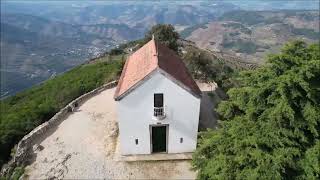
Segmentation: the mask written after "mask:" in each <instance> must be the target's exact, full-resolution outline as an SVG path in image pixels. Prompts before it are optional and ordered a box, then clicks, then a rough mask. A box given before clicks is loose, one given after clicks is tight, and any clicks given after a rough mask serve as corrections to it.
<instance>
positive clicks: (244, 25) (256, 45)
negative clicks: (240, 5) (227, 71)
mask: <svg viewBox="0 0 320 180" xmlns="http://www.w3.org/2000/svg"><path fill="white" fill-rule="evenodd" d="M181 34H182V35H183V36H184V37H185V38H186V39H187V40H190V41H193V42H195V43H196V44H197V45H198V46H199V47H201V48H204V49H209V50H212V51H224V52H228V53H232V54H234V55H236V56H239V57H241V58H242V59H246V60H247V61H250V62H256V63H263V58H264V57H265V56H266V55H267V54H268V53H272V52H277V51H279V49H280V46H282V45H283V44H284V43H285V42H287V41H290V40H294V39H302V40H304V41H306V42H316V41H319V38H320V33H319V12H318V11H300V10H299V11H297V10H290V11H288V10H286V11H284V10H281V11H232V12H227V13H225V14H224V15H223V16H221V17H220V18H219V19H217V20H216V21H212V22H210V23H204V24H200V25H196V26H194V27H190V28H187V29H185V30H184V31H182V32H181Z"/></svg>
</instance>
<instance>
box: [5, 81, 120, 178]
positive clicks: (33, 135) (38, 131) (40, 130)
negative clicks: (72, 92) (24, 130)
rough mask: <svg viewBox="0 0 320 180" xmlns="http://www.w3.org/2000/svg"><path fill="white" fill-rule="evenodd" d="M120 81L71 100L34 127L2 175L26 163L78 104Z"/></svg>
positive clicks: (17, 147)
mask: <svg viewBox="0 0 320 180" xmlns="http://www.w3.org/2000/svg"><path fill="white" fill-rule="evenodd" d="M117 82H118V81H112V82H109V83H107V84H104V85H102V86H100V87H98V88H96V89H94V90H92V91H90V92H88V93H86V94H83V95H82V96H80V97H78V98H76V99H75V100H73V101H71V102H70V103H69V104H68V105H67V106H65V107H64V108H62V109H61V110H60V111H59V112H58V113H56V114H55V115H54V116H53V117H52V118H51V119H50V120H49V121H47V122H45V123H43V124H41V125H39V126H38V127H36V128H35V129H33V130H32V131H31V132H30V133H29V134H27V135H25V136H24V137H23V138H22V139H21V140H20V141H19V143H18V145H17V146H16V153H15V155H14V156H13V158H12V159H11V160H10V161H9V162H8V164H6V165H4V166H3V167H2V169H1V172H0V176H5V175H7V174H9V173H11V172H12V171H13V170H14V168H15V167H17V166H23V165H26V163H27V160H28V157H29V155H30V153H31V152H32V149H33V146H34V145H36V144H37V143H36V142H38V141H39V139H41V137H43V136H42V135H44V134H45V133H46V132H47V131H48V130H49V129H51V128H53V127H56V126H57V125H58V124H60V123H61V122H62V121H63V120H64V119H66V117H67V116H68V115H69V114H70V113H72V112H73V111H74V110H75V109H76V108H77V107H78V106H80V105H81V104H82V103H83V102H85V101H86V100H88V99H89V98H91V97H93V96H95V95H96V94H98V93H100V92H102V91H104V90H106V89H110V88H113V87H115V86H116V85H117Z"/></svg>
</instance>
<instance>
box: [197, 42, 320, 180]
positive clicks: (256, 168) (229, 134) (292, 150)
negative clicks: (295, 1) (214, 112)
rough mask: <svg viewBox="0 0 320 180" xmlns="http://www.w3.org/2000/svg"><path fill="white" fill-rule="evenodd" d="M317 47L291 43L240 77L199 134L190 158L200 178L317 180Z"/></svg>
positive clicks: (319, 69)
mask: <svg viewBox="0 0 320 180" xmlns="http://www.w3.org/2000/svg"><path fill="white" fill-rule="evenodd" d="M319 54H320V51H319V44H313V45H309V46H308V45H306V44H305V43H304V42H301V41H295V42H292V43H289V44H287V45H285V47H284V48H283V50H282V51H281V53H280V54H278V55H272V56H269V57H268V63H267V64H266V65H265V66H263V67H261V68H258V69H256V70H252V71H246V72H244V73H242V74H241V76H240V79H239V80H240V82H241V86H240V87H238V88H233V89H231V90H229V91H228V95H229V100H227V101H223V102H222V103H221V104H220V105H219V107H218V112H219V113H220V114H221V120H222V121H221V123H220V127H219V128H218V129H217V130H209V131H207V132H205V133H203V134H202V135H201V138H200V140H199V147H198V149H197V151H196V152H195V153H194V156H193V166H194V168H195V169H197V170H198V177H199V178H200V179H296V178H303V179H319V178H320V164H319V159H320V157H319V154H320V153H319V151H320V149H319V147H320V145H319V132H320V55H319Z"/></svg>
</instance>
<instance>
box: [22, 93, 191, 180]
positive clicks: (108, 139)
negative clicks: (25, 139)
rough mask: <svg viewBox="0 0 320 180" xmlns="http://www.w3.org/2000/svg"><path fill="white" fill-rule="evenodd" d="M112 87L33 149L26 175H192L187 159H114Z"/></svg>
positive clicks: (188, 177)
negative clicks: (134, 160) (129, 160)
mask: <svg viewBox="0 0 320 180" xmlns="http://www.w3.org/2000/svg"><path fill="white" fill-rule="evenodd" d="M114 91H115V88H113V89H109V90H105V91H103V92H101V93H100V94H98V95H96V96H94V97H92V98H90V99H89V100H88V101H86V102H85V103H84V104H82V105H81V106H80V107H79V108H78V110H77V111H76V112H74V113H72V114H70V115H69V116H68V117H67V119H66V120H64V121H63V122H62V123H61V124H59V125H58V127H57V128H56V129H54V130H51V131H50V132H48V133H47V135H46V137H43V139H44V140H43V141H41V142H39V147H38V148H35V150H34V157H33V159H32V160H31V164H30V165H29V166H27V167H26V172H25V175H24V177H25V178H29V179H51V178H55V179H56V178H57V179H102V178H106V179H128V178H130V179H195V177H196V173H195V172H194V171H192V170H190V168H191V165H190V160H170V161H137V162H124V161H117V158H116V154H117V152H116V147H117V136H118V127H117V117H116V107H115V102H114V100H113V94H114Z"/></svg>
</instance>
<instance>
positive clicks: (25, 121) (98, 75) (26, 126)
mask: <svg viewBox="0 0 320 180" xmlns="http://www.w3.org/2000/svg"><path fill="white" fill-rule="evenodd" d="M122 59H124V57H123V56H121V55H120V56H106V57H103V58H99V59H96V60H94V61H90V63H88V64H83V65H81V66H78V67H76V68H74V69H72V70H70V71H68V72H66V73H64V74H62V75H58V76H57V77H55V78H53V79H50V80H47V81H45V82H44V83H42V84H40V85H36V86H34V87H32V88H30V89H28V90H26V91H23V92H21V93H18V94H17V95H15V96H12V97H9V98H6V99H5V100H2V101H1V108H0V111H1V113H0V114H1V123H0V129H1V131H0V155H1V156H0V164H1V165H2V164H3V163H4V162H6V161H7V160H8V158H9V155H10V150H11V149H12V148H13V146H14V145H15V144H16V143H17V142H18V141H19V140H20V139H21V138H22V137H23V136H24V135H25V134H27V133H28V132H30V131H31V130H32V129H34V128H35V127H36V126H38V125H39V124H41V123H43V122H45V121H47V120H48V119H49V118H51V117H52V116H53V115H54V114H55V113H56V112H57V111H59V110H60V109H61V108H62V107H64V106H65V105H66V104H68V103H69V102H70V101H72V100H73V99H75V98H76V97H78V96H80V95H82V94H84V93H86V92H89V91H91V90H93V89H94V88H96V87H99V86H101V85H102V84H104V83H106V82H109V81H111V80H114V79H116V78H117V77H118V75H119V73H120V71H121V69H122V65H123V61H122Z"/></svg>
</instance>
